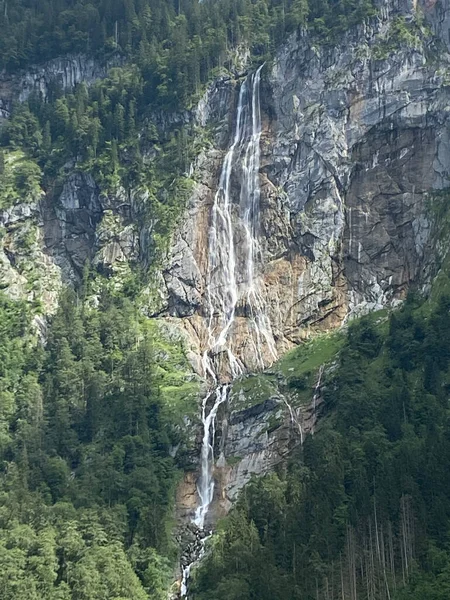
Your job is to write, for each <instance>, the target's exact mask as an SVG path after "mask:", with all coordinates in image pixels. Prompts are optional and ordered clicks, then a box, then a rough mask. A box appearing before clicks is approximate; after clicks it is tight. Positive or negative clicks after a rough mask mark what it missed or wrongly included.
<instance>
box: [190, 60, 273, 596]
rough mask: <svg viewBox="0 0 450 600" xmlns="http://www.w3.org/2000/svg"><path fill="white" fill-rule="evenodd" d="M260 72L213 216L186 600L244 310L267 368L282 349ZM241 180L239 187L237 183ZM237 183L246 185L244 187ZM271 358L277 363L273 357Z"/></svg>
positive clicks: (248, 94)
mask: <svg viewBox="0 0 450 600" xmlns="http://www.w3.org/2000/svg"><path fill="white" fill-rule="evenodd" d="M263 66H264V65H262V66H261V67H259V69H258V70H257V71H256V72H254V73H252V74H249V75H247V77H245V79H244V80H243V81H242V83H241V85H240V89H239V97H238V102H237V107H236V116H235V126H234V132H233V139H232V143H231V145H230V147H229V149H228V151H227V153H226V155H225V158H224V161H223V165H222V171H221V174H220V179H219V185H218V189H217V192H216V195H215V197H214V202H213V206H212V210H211V220H210V228H209V238H208V272H207V278H206V315H207V316H206V317H205V319H206V325H207V331H208V336H207V345H206V348H205V350H204V353H203V356H202V364H203V370H204V375H205V378H206V379H207V380H208V381H209V382H210V390H211V391H210V392H209V393H208V394H207V395H206V396H205V398H204V399H203V402H202V424H203V437H202V446H201V455H200V476H199V479H198V481H197V493H198V506H197V509H196V511H195V516H194V518H193V524H194V525H195V527H196V528H197V529H198V531H199V534H198V542H197V543H196V546H195V551H194V554H195V560H194V561H193V562H191V563H190V564H184V565H182V582H181V597H182V598H183V597H187V595H188V582H189V576H190V572H191V568H192V566H193V565H194V564H195V563H197V562H198V561H199V560H200V559H201V558H202V556H203V554H204V545H205V541H206V539H207V538H208V537H209V535H210V533H211V532H210V531H208V530H206V529H205V520H206V518H207V515H208V510H209V508H210V505H211V503H212V501H213V498H214V466H215V458H214V438H215V424H216V416H217V412H218V410H219V408H220V406H221V405H222V404H224V403H225V402H226V401H227V399H228V393H229V389H230V385H229V383H224V382H223V381H222V379H223V378H222V376H221V374H223V373H224V372H225V373H226V374H227V376H226V379H227V381H233V380H234V379H236V378H237V377H239V376H240V375H242V374H243V373H244V372H245V367H244V365H243V363H242V361H241V360H240V359H239V357H238V356H235V354H234V352H233V327H234V325H235V318H236V307H237V306H238V304H240V305H244V306H245V314H246V315H247V320H248V325H249V338H250V339H249V340H248V342H249V343H251V344H252V350H253V351H254V356H255V357H256V366H257V367H258V368H260V369H263V368H264V367H266V366H268V364H270V362H273V361H274V360H275V359H276V346H275V341H274V337H273V334H272V330H271V326H270V320H269V318H268V317H267V314H266V306H265V302H264V296H263V294H262V277H261V273H259V272H258V269H257V267H258V265H259V266H261V248H260V242H259V229H260V222H259V219H260V181H259V166H260V138H261V109H260V81H261V70H262V68H263ZM232 176H233V185H232ZM236 181H237V182H238V183H239V185H236ZM265 357H266V358H265ZM267 357H269V358H267Z"/></svg>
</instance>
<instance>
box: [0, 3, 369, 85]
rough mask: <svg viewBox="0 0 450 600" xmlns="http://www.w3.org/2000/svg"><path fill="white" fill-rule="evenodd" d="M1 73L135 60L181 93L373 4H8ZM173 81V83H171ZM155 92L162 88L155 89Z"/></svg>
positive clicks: (2, 16)
mask: <svg viewBox="0 0 450 600" xmlns="http://www.w3.org/2000/svg"><path fill="white" fill-rule="evenodd" d="M0 9H1V10H0V26H1V28H2V36H1V42H0V68H6V69H15V68H17V67H19V66H24V65H28V64H29V63H30V62H39V61H45V60H48V59H51V58H54V57H57V56H62V55H64V54H67V53H68V52H71V53H77V52H79V53H85V54H88V55H89V54H94V55H97V56H98V55H100V56H103V57H105V56H106V57H107V56H108V55H111V54H112V53H115V52H118V51H119V52H121V53H124V54H127V55H136V56H138V57H139V58H140V59H141V60H142V63H143V64H145V65H146V66H147V67H148V68H149V69H150V70H151V71H153V72H154V75H155V76H156V77H157V78H159V81H160V85H162V86H166V85H169V86H170V88H171V90H167V91H168V92H169V93H171V94H173V95H175V94H182V93H183V92H184V90H185V88H186V85H187V80H189V79H191V80H192V81H191V84H193V85H195V83H196V80H197V82H198V78H199V77H200V78H201V76H202V74H203V75H205V73H206V72H207V71H208V70H209V69H210V68H211V67H213V66H215V65H217V64H219V63H220V61H221V60H223V58H224V56H225V52H226V50H227V46H231V47H233V46H236V45H237V44H239V43H241V42H245V43H250V44H251V45H252V46H254V47H255V50H256V51H258V52H264V51H267V50H268V48H269V47H270V45H273V44H275V43H278V42H279V41H280V40H281V39H282V37H283V36H284V35H285V34H286V33H289V32H292V31H294V30H295V29H296V27H298V26H299V25H306V24H309V25H311V26H312V27H313V28H314V29H316V30H317V31H318V32H320V33H321V34H322V35H324V34H327V35H328V36H332V35H337V34H338V33H340V32H342V31H345V30H346V29H347V28H348V27H349V26H351V25H352V24H354V23H356V22H359V21H361V19H362V18H364V17H366V16H367V15H368V14H371V13H372V2H371V0H319V1H316V0H315V1H312V0H214V1H211V0H205V1H203V2H199V1H198V0H78V1H77V2H73V1H72V0H40V2H35V1H34V0H2V1H1V4H0ZM173 77H175V79H172V78H173ZM155 89H156V86H155Z"/></svg>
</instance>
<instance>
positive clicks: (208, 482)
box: [194, 385, 228, 529]
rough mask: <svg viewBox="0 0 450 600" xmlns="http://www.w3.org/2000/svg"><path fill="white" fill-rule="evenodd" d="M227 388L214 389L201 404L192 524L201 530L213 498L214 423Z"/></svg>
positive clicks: (225, 386)
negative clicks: (208, 409) (196, 501)
mask: <svg viewBox="0 0 450 600" xmlns="http://www.w3.org/2000/svg"><path fill="white" fill-rule="evenodd" d="M227 393H228V386H227V385H223V386H219V387H217V388H216V390H215V391H214V392H212V393H211V394H208V395H207V396H205V399H204V400H203V404H202V422H203V440H202V451H201V461H200V478H199V481H198V485H197V489H198V495H199V499H200V504H199V506H198V507H197V510H196V511H195V518H194V523H195V524H196V525H197V527H199V528H201V529H203V526H204V524H205V517H206V513H207V512H208V508H209V506H210V504H211V502H212V500H213V496H214V477H213V474H212V469H213V466H214V438H215V422H216V415H217V411H218V409H219V406H220V405H221V404H222V403H223V402H225V400H226V399H227ZM213 395H215V400H214V404H213V407H212V408H211V410H210V411H209V413H208V414H207V405H208V400H209V398H210V397H211V396H213Z"/></svg>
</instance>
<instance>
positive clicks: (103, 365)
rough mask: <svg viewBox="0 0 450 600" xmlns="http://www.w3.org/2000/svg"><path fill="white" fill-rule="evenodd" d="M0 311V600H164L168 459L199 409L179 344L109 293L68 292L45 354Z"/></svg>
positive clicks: (173, 474) (12, 316) (22, 318)
mask: <svg viewBox="0 0 450 600" xmlns="http://www.w3.org/2000/svg"><path fill="white" fill-rule="evenodd" d="M0 310H1V319H0V323H1V328H0V357H1V358H0V382H1V387H0V398H1V403H0V423H1V437H0V452H1V457H2V463H1V465H2V466H1V469H2V476H1V484H0V485H1V488H0V528H1V529H0V532H1V533H0V564H1V569H0V581H1V590H2V593H1V596H2V599H5V600H7V599H8V600H9V599H10V600H13V599H14V600H19V599H20V600H25V599H30V600H31V599H33V600H34V599H38V598H39V599H41V598H42V599H44V598H45V600H51V599H53V598H54V599H56V598H58V599H63V598H64V599H65V598H72V599H75V598H77V599H78V598H79V599H88V598H92V599H94V598H95V599H100V598H104V599H105V600H106V599H109V598H119V597H120V598H130V600H131V599H136V598H148V597H151V598H165V597H166V596H165V595H164V592H165V591H166V589H167V586H168V584H169V583H170V576H171V565H172V561H173V560H174V559H175V558H176V548H175V547H174V542H173V540H172V538H171V521H172V505H173V495H174V486H175V484H176V482H177V468H178V466H179V465H177V464H176V463H175V461H174V459H173V458H172V457H171V455H170V448H171V447H173V446H174V445H176V444H179V443H180V442H181V441H182V439H181V438H180V430H179V427H177V426H178V425H179V423H180V419H181V414H189V412H193V411H195V409H196V407H195V404H192V400H191V405H189V398H191V399H192V398H195V389H196V384H195V383H194V382H192V381H190V376H189V375H190V369H189V367H188V366H187V361H186V358H185V357H184V354H183V351H182V348H181V347H180V343H181V342H179V341H178V342H177V343H176V344H174V343H170V342H167V343H166V344H165V345H161V339H162V336H161V332H158V330H157V328H155V326H154V325H153V324H152V323H148V322H145V320H144V319H143V318H142V317H141V316H139V314H138V313H137V311H136V309H134V308H133V306H132V304H131V303H130V302H129V301H128V300H126V299H124V298H117V297H116V298H115V297H111V296H110V295H109V294H108V293H107V292H105V293H102V294H101V298H100V304H99V306H98V307H97V308H95V309H93V308H90V307H89V306H88V305H87V304H86V303H85V302H84V300H83V297H80V296H78V297H76V296H75V295H74V294H73V293H72V292H67V293H66V294H65V295H64V297H63V298H61V304H60V309H59V311H58V314H57V315H56V316H55V317H54V319H53V321H52V324H51V327H50V330H49V332H48V341H47V344H46V346H45V348H42V347H41V345H40V344H39V346H38V347H37V346H36V340H35V339H34V337H33V336H31V334H30V314H29V310H28V309H27V307H26V305H25V304H23V303H15V302H11V301H8V300H6V299H5V298H4V297H3V296H2V297H1V304H0ZM165 390H170V391H168V392H165ZM177 392H178V397H179V398H180V399H179V400H178V404H177V403H176V400H175V396H174V395H175V394H177Z"/></svg>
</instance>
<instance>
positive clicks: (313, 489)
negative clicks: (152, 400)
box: [192, 297, 450, 600]
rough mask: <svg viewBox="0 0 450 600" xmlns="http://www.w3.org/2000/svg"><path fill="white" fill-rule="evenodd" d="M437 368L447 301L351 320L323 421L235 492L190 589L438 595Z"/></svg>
mask: <svg viewBox="0 0 450 600" xmlns="http://www.w3.org/2000/svg"><path fill="white" fill-rule="evenodd" d="M387 325H388V327H387ZM449 366H450V298H449V297H442V298H441V300H440V301H439V303H438V304H437V305H436V306H435V307H434V308H433V310H432V311H431V312H430V311H428V310H427V309H426V305H422V304H420V303H418V302H417V301H416V300H414V298H411V299H410V300H409V301H408V303H407V304H406V305H405V306H404V308H402V309H401V310H400V311H398V312H396V313H394V314H393V315H392V316H391V317H390V319H389V323H388V324H387V323H384V324H382V325H379V324H378V325H376V324H374V321H373V319H371V318H366V319H363V320H362V321H361V322H359V323H356V324H354V325H353V326H351V327H350V329H349V332H348V338H347V342H346V345H345V347H344V349H343V350H342V352H341V356H340V362H339V366H338V369H337V370H336V371H335V372H334V374H333V375H332V376H331V375H330V376H329V379H328V383H327V386H326V391H325V401H326V405H327V408H328V410H329V411H330V413H329V416H328V417H327V419H326V420H325V421H324V422H323V424H322V427H321V429H320V431H319V432H318V433H317V434H316V435H315V436H314V437H310V438H308V439H307V441H306V443H305V445H304V448H303V450H302V452H299V453H298V454H297V456H295V457H293V459H292V460H291V461H290V464H289V466H288V468H287V469H286V470H281V471H280V472H279V473H278V474H277V475H275V474H274V475H270V476H268V477H266V478H264V479H259V480H255V481H254V482H253V483H252V484H250V485H249V486H248V489H247V490H246V492H245V494H244V495H243V496H242V497H241V499H240V500H239V502H238V504H237V506H236V508H235V509H234V510H233V512H232V514H231V515H230V517H229V518H228V519H226V520H225V521H224V522H223V524H222V527H221V529H220V531H219V533H218V535H217V536H216V538H215V540H214V542H213V548H212V551H211V553H210V555H209V556H208V558H207V559H206V560H205V562H204V565H203V566H202V567H201V568H199V570H198V572H197V576H196V578H195V585H194V586H193V588H195V589H193V596H192V597H193V598H195V599H196V600H203V599H204V600H219V599H220V600H266V599H267V600H278V599H279V600H290V599H292V600H294V599H299V600H300V599H301V600H306V599H308V600H309V599H311V600H313V599H315V600H334V599H336V600H337V599H340V598H349V599H351V600H357V599H360V598H368V599H369V600H370V599H373V600H375V599H376V600H378V599H380V600H381V599H387V598H391V599H398V600H400V599H402V600H403V599H406V598H409V599H410V600H413V599H414V600H425V599H426V600H444V599H445V598H448V597H449V596H450V584H449V582H450V551H449V546H448V540H449V537H448V536H449V532H450V527H449V525H450V487H449V479H448V465H449V464H450V412H449V406H448V395H449V390H450V371H449Z"/></svg>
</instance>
